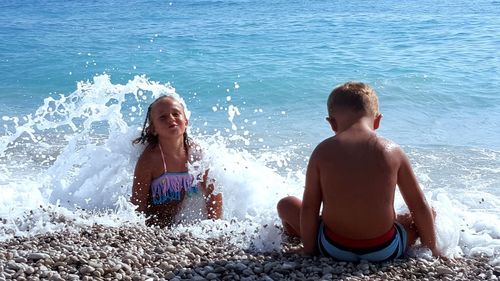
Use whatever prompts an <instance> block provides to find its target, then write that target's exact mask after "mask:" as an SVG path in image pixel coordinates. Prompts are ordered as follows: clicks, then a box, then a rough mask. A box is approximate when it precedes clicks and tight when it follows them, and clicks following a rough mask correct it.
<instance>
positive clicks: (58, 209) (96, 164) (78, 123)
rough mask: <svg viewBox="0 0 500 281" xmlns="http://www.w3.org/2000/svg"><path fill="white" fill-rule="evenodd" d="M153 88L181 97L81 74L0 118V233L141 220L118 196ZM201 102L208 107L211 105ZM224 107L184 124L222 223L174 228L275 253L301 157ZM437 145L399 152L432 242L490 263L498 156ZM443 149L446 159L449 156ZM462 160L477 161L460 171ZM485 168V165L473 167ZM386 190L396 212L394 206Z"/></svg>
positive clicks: (495, 239)
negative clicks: (456, 175) (205, 125)
mask: <svg viewBox="0 0 500 281" xmlns="http://www.w3.org/2000/svg"><path fill="white" fill-rule="evenodd" d="M238 87H239V85H238ZM161 95H174V96H176V97H177V98H178V99H180V100H181V101H182V103H183V104H184V105H185V103H184V101H183V100H182V98H181V97H180V96H179V95H178V94H177V93H176V92H175V89H174V88H173V87H171V86H170V85H169V84H160V83H158V82H154V81H150V80H149V79H147V78H146V77H145V76H136V77H135V78H134V79H133V80H131V81H129V82H128V83H126V84H125V85H119V84H113V83H112V82H111V79H110V77H109V76H107V75H99V76H96V77H94V79H93V81H92V82H89V81H87V82H80V83H78V85H77V89H76V90H75V91H74V92H73V93H71V94H69V95H67V96H64V95H60V96H58V97H53V96H49V97H47V98H46V99H45V100H44V103H43V105H41V106H40V107H39V108H38V109H37V110H36V112H34V113H33V114H30V115H27V116H24V117H9V116H3V117H2V119H1V120H2V121H1V122H2V125H3V134H2V135H1V136H0V189H1V190H2V196H1V197H0V218H1V220H2V225H1V226H0V240H5V239H9V238H11V237H13V236H14V235H16V236H21V235H34V234H39V233H46V232H50V231H57V230H60V229H62V228H64V227H70V228H73V229H79V228H80V227H85V226H88V225H90V224H93V223H100V224H105V225H110V226H117V225H122V224H127V223H139V224H143V223H144V217H142V216H140V215H137V214H136V212H135V211H134V206H132V205H131V204H130V202H129V197H130V193H131V185H132V178H133V171H134V166H135V163H136V160H137V158H138V157H139V155H140V153H141V151H142V149H143V147H142V146H141V145H136V146H134V145H132V143H131V141H132V140H133V139H134V138H136V137H137V136H138V135H139V133H140V129H141V127H140V126H141V125H142V122H143V120H144V116H145V113H146V111H147V107H148V105H149V104H150V103H151V102H152V101H153V100H154V99H156V98H157V97H159V96H161ZM227 101H231V99H230V98H228V99H227ZM185 108H186V114H187V116H188V118H189V116H190V112H189V111H188V110H187V107H186V105H185ZM209 108H212V106H209ZM213 108H215V109H216V110H213V112H214V113H215V111H217V110H218V108H220V107H216V106H214V107H213ZM225 110H226V113H227V121H228V122H227V124H226V125H227V126H228V127H229V128H219V129H218V130H215V131H214V132H212V133H207V132H205V131H204V132H203V133H201V131H202V129H201V128H199V127H191V128H190V134H191V136H192V137H193V138H194V139H195V141H196V142H198V143H199V144H200V145H201V147H202V148H203V151H204V159H203V160H202V163H201V167H202V168H203V169H204V168H210V175H211V176H212V177H213V178H214V179H216V189H217V191H220V192H222V193H223V196H224V216H225V219H224V220H220V221H216V222H211V221H202V222H199V223H195V224H186V225H180V226H178V227H176V228H175V230H174V231H179V232H185V231H189V232H192V233H193V234H194V235H197V236H199V237H209V236H225V237H227V238H228V239H229V240H230V241H231V242H232V243H234V244H235V245H239V246H240V247H254V248H255V249H259V250H272V249H278V248H279V245H280V242H281V236H280V230H279V229H278V228H277V227H276V225H279V224H280V222H279V219H278V218H277V214H276V210H275V206H276V203H277V202H278V200H279V199H280V198H282V197H283V196H286V195H296V196H301V193H302V188H303V182H304V169H305V163H306V162H305V161H304V160H307V159H304V157H303V155H302V154H301V153H297V151H303V150H304V149H303V147H300V145H299V146H298V147H297V145H295V146H294V145H292V144H291V143H290V144H289V145H288V146H282V147H281V148H279V149H275V148H272V149H268V148H265V147H264V148H262V147H260V148H256V147H259V146H258V145H256V146H252V145H251V144H252V142H253V140H252V139H251V138H250V136H251V132H250V133H249V132H248V129H246V130H245V131H241V130H240V131H238V126H237V122H238V120H236V119H237V118H239V117H240V115H241V112H240V111H239V109H238V106H237V105H230V106H228V107H227V108H226V109H225ZM209 111H211V110H209ZM191 124H192V123H191ZM193 132H194V133H193ZM256 142H257V143H258V144H259V145H260V144H261V142H260V141H259V140H257V141H256ZM305 146H306V145H304V147H305ZM252 147H253V148H254V149H251V148H252ZM447 149H449V148H447ZM447 149H440V148H432V149H427V150H426V149H421V148H409V152H408V154H409V155H410V157H411V158H412V160H413V161H414V162H415V172H416V174H417V175H418V177H419V181H420V182H421V184H422V187H423V188H424V191H425V193H426V196H427V198H428V200H429V202H430V203H431V205H432V206H433V207H434V208H435V210H436V211H437V213H438V217H437V230H438V240H439V245H440V248H441V249H442V250H443V251H444V252H446V253H447V254H448V255H449V256H454V255H461V254H465V255H478V254H482V255H487V256H490V257H491V258H492V262H493V263H499V256H500V228H499V225H500V223H499V222H500V220H499V213H498V210H497V206H499V203H500V200H499V197H498V194H495V192H494V191H492V190H494V189H495V187H498V173H500V171H499V170H498V168H496V169H495V168H494V167H495V165H496V167H498V159H499V158H498V156H499V153H498V152H495V151H490V150H480V151H479V150H470V149H469V150H460V151H458V150H457V151H452V152H450V151H447ZM464 151H466V152H464ZM464 153H465V154H464ZM450 155H455V156H454V157H456V159H452V160H453V161H450V159H449V158H450ZM463 155H467V156H466V157H465V156H463ZM460 157H462V158H460ZM471 157H472V158H474V157H475V160H474V161H476V162H479V161H483V162H484V161H485V162H486V163H487V164H485V163H481V164H480V165H478V167H482V168H476V169H474V168H471V167H470V165H469V167H468V163H469V162H468V161H470V159H471ZM443 162H445V163H446V164H444V163H443ZM450 163H453V165H455V166H453V165H452V166H450ZM488 166H491V167H492V168H490V169H486V168H484V167H488ZM452 170H460V171H468V174H465V173H464V174H463V178H461V179H458V180H455V181H450V180H448V179H447V178H446V177H444V176H443V175H446V174H450V173H451V172H450V171H452ZM459 183H462V185H460V184H459ZM397 195H398V196H396V202H395V207H396V210H397V211H398V212H405V211H406V209H405V207H404V204H403V201H402V198H401V196H400V195H399V193H398V194H397ZM471 202H472V203H471ZM474 202H481V203H479V204H477V203H474ZM186 204H188V206H186V208H185V211H184V213H183V215H184V218H196V215H194V216H192V213H193V212H194V213H197V212H198V211H197V210H198V208H199V206H200V205H199V202H198V203H197V201H196V199H193V200H192V201H188V202H186ZM197 204H198V205H197ZM198 218H199V216H198Z"/></svg>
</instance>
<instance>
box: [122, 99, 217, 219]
mask: <svg viewBox="0 0 500 281" xmlns="http://www.w3.org/2000/svg"><path fill="white" fill-rule="evenodd" d="M187 126H188V119H187V118H186V114H185V112H184V106H183V104H181V103H180V102H179V101H178V100H177V99H175V98H174V97H173V96H162V97H159V98H158V99H156V100H155V101H154V102H153V103H152V104H151V105H149V108H148V113H147V116H146V120H145V121H144V126H143V129H142V133H141V136H140V137H139V138H137V139H135V140H134V141H133V143H134V144H138V143H141V144H145V145H147V146H146V148H145V150H144V152H143V153H142V154H141V156H140V157H139V160H138V161H137V164H136V167H135V172H134V183H133V187H132V198H131V201H132V203H133V204H135V205H137V210H138V211H139V212H142V213H144V214H145V215H146V224H147V225H158V226H160V227H165V226H170V225H172V224H173V223H174V220H175V217H176V215H177V213H178V212H179V210H180V208H181V205H182V202H183V201H184V199H185V198H186V196H191V195H192V194H194V193H198V192H199V191H200V189H201V192H202V193H203V197H204V199H205V206H206V209H207V215H208V218H209V219H219V218H221V216H222V194H220V193H219V194H217V195H214V194H213V193H212V192H213V190H214V186H213V184H211V183H210V184H208V185H207V175H208V170H207V171H206V172H205V174H204V175H203V179H202V181H201V182H199V184H196V182H195V179H194V177H193V176H192V175H191V174H189V173H188V162H189V163H191V162H193V161H194V160H198V159H194V158H195V154H194V152H196V151H195V150H197V151H198V152H199V147H197V146H196V144H195V143H194V142H193V141H192V140H191V138H189V137H188V135H187V132H186V129H187Z"/></svg>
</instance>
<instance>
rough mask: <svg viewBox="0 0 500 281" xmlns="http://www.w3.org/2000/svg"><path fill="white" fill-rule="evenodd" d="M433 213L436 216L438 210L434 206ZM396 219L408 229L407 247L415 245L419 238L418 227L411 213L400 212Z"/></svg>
mask: <svg viewBox="0 0 500 281" xmlns="http://www.w3.org/2000/svg"><path fill="white" fill-rule="evenodd" d="M432 215H433V216H434V219H435V218H436V211H435V210H434V208H432ZM396 221H397V222H399V223H400V224H401V225H403V227H404V228H405V230H406V234H407V235H408V240H407V241H406V249H408V248H409V247H411V246H413V245H414V244H415V242H416V241H417V239H418V238H419V235H418V231H417V227H416V226H415V222H414V221H413V218H412V216H411V214H410V213H406V214H400V215H398V216H397V218H396Z"/></svg>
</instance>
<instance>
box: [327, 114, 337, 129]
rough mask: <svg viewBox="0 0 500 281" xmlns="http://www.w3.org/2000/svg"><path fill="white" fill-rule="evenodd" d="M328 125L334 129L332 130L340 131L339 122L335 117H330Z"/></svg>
mask: <svg viewBox="0 0 500 281" xmlns="http://www.w3.org/2000/svg"><path fill="white" fill-rule="evenodd" d="M328 123H330V127H332V130H333V131H334V132H337V131H338V129H339V126H338V124H337V120H336V119H335V117H328Z"/></svg>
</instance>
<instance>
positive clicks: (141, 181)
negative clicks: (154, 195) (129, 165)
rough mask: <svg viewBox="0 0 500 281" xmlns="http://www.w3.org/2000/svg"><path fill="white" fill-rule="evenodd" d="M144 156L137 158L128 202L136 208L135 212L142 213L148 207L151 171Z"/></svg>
mask: <svg viewBox="0 0 500 281" xmlns="http://www.w3.org/2000/svg"><path fill="white" fill-rule="evenodd" d="M148 163H149V161H146V159H145V157H144V154H143V155H141V157H139V160H138V161H137V164H136V165H135V171H134V183H133V186H132V197H131V198H130V201H131V202H132V204H134V205H136V206H137V211H138V212H141V213H144V212H145V211H146V209H147V206H148V200H149V188H150V185H151V169H150V167H149V165H148Z"/></svg>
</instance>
